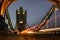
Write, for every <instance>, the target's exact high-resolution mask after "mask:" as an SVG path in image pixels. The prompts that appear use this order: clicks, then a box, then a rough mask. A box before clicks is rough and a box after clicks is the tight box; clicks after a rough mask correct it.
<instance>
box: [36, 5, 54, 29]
mask: <svg viewBox="0 0 60 40" xmlns="http://www.w3.org/2000/svg"><path fill="white" fill-rule="evenodd" d="M54 11H55V6H54V5H53V6H52V7H51V9H50V10H49V11H48V13H47V14H46V15H45V17H44V18H43V19H42V21H41V22H40V23H39V25H38V26H37V28H36V29H35V30H40V29H41V27H43V26H44V24H45V23H46V22H47V21H48V20H49V18H50V17H51V15H52V14H53V13H54Z"/></svg>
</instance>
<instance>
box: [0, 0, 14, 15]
mask: <svg viewBox="0 0 60 40" xmlns="http://www.w3.org/2000/svg"><path fill="white" fill-rule="evenodd" d="M14 1H15V0H1V1H0V15H3V14H4V12H5V10H6V8H8V6H9V5H10V4H11V3H12V2H14Z"/></svg>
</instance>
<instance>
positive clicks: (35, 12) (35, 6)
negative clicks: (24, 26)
mask: <svg viewBox="0 0 60 40" xmlns="http://www.w3.org/2000/svg"><path fill="white" fill-rule="evenodd" d="M21 6H22V7H23V8H24V9H26V10H27V23H28V24H29V26H33V25H36V24H38V23H39V22H40V21H41V20H42V19H43V17H44V16H45V15H46V13H47V12H48V10H49V9H50V7H51V6H52V4H51V3H50V2H48V1H47V0H17V1H16V2H14V3H12V4H11V5H10V7H9V8H8V9H9V14H10V17H11V20H12V23H13V26H14V27H15V24H16V9H19V8H20V7H21Z"/></svg>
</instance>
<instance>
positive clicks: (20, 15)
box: [16, 7, 27, 31]
mask: <svg viewBox="0 0 60 40" xmlns="http://www.w3.org/2000/svg"><path fill="white" fill-rule="evenodd" d="M26 17H27V11H26V10H23V8H22V7H20V9H19V10H16V27H17V30H19V31H22V30H24V29H25V28H26Z"/></svg>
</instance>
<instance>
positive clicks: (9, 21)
mask: <svg viewBox="0 0 60 40" xmlns="http://www.w3.org/2000/svg"><path fill="white" fill-rule="evenodd" d="M5 15H6V18H7V20H8V25H9V26H10V28H9V27H8V28H9V29H10V30H13V26H12V22H11V19H10V15H9V12H8V9H7V10H6V12H5Z"/></svg>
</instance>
